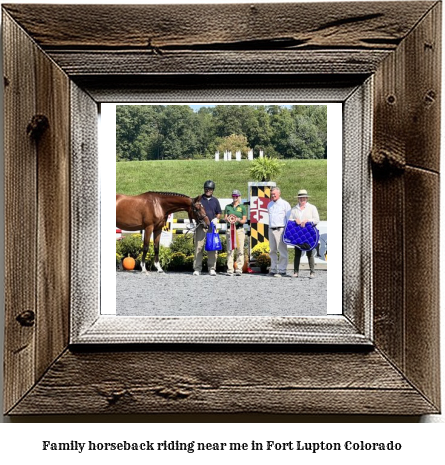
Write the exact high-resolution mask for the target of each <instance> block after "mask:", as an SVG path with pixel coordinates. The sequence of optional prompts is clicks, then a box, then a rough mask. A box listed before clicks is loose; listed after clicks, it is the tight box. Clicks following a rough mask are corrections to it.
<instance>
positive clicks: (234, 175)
mask: <svg viewBox="0 0 445 465" xmlns="http://www.w3.org/2000/svg"><path fill="white" fill-rule="evenodd" d="M281 161H282V162H283V163H284V164H285V166H284V167H283V169H282V171H281V174H280V175H279V176H277V177H276V178H275V179H273V181H275V182H276V183H277V186H278V187H280V189H281V196H282V197H283V198H284V199H285V200H287V201H288V202H289V203H290V204H291V206H294V205H295V204H296V203H297V199H296V197H297V192H298V190H299V189H307V191H308V192H309V195H310V196H311V198H310V199H309V201H310V202H311V203H313V204H314V205H315V206H316V207H317V208H318V211H319V213H320V219H321V220H327V208H326V205H327V160H281ZM250 163H251V162H250V161H248V160H242V161H239V162H237V161H231V162H224V161H219V162H216V161H214V160H174V161H170V160H167V161H141V162H120V163H116V193H119V194H127V195H136V194H141V193H143V192H147V191H163V192H179V193H181V194H186V195H189V196H190V197H195V196H197V195H199V194H202V192H203V184H204V181H206V180H207V179H211V180H213V181H215V183H216V190H215V192H214V195H215V197H220V198H230V197H231V194H232V190H233V189H239V190H240V191H241V195H242V197H243V198H247V183H248V182H249V181H252V179H250V176H249V167H250Z"/></svg>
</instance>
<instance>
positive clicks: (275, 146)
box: [99, 104, 342, 317]
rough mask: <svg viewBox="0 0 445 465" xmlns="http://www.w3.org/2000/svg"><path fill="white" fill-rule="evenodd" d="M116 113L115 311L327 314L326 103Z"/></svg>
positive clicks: (121, 109)
mask: <svg viewBox="0 0 445 465" xmlns="http://www.w3.org/2000/svg"><path fill="white" fill-rule="evenodd" d="M329 107H330V108H331V112H337V120H339V121H341V119H342V118H341V111H342V110H341V105H340V104H329ZM114 109H115V115H116V123H115V127H116V156H115V159H116V220H115V221H116V224H115V226H116V236H115V237H116V315H118V316H119V315H121V316H122V315H125V316H306V317H308V316H326V315H327V312H328V309H327V307H328V304H327V302H328V292H327V290H328V287H327V281H328V279H327V256H328V255H327V203H328V202H327V194H328V179H330V180H331V182H332V184H333V186H332V189H331V191H332V190H334V189H336V190H337V192H338V196H337V198H338V200H339V204H340V207H338V206H337V207H336V208H337V210H338V208H341V184H340V182H339V181H338V179H339V176H338V174H340V176H341V169H342V159H341V158H342V156H341V153H342V147H341V138H339V137H337V140H332V139H331V140H330V141H329V143H328V105H327V104H324V105H323V104H281V105H279V104H268V105H265V104H249V105H235V104H224V105H222V104H189V105H180V104H176V105H175V104H169V105H120V104H117V105H116V106H115V108H112V109H111V110H114ZM106 111H107V109H106V108H102V115H101V116H102V119H103V118H106V116H105V115H104V113H105V112H106ZM338 116H340V117H338ZM334 120H335V118H334V117H333V116H332V115H331V121H334ZM332 124H334V123H333V122H332ZM110 130H111V128H107V129H105V128H104V131H106V132H107V134H108V133H109V131H110ZM336 131H337V134H341V127H340V128H337V129H336ZM331 133H332V131H331ZM107 141H108V138H107ZM99 151H100V147H99ZM328 152H329V158H328ZM106 157H107V158H108V157H111V155H110V150H109V149H107V150H106ZM328 160H332V161H331V165H332V167H331V171H332V172H333V173H332V174H331V176H330V177H329V175H328V173H329V169H328ZM106 163H107V161H104V164H106ZM334 165H335V168H334ZM334 171H335V173H334ZM336 175H337V176H336ZM110 180H111V176H108V175H107V176H104V178H103V180H102V183H105V182H108V181H110ZM335 180H337V181H335ZM340 180H341V177H340ZM107 192H109V189H108V190H107ZM108 213H109V212H104V211H102V212H101V214H102V215H107V214H108ZM336 227H337V228H338V231H337V234H336V237H335V238H336V239H337V238H338V236H341V224H338V225H337V226H336ZM108 232H109V233H110V234H112V235H114V231H112V230H111V229H110V230H108ZM335 243H336V244H338V242H335ZM107 252H108V255H111V254H110V251H105V250H102V256H105V254H106V253H107ZM332 258H333V261H332V268H333V270H334V271H333V273H332V274H333V275H334V274H335V273H336V272H337V274H338V273H339V272H340V273H341V254H339V253H338V247H336V250H335V251H334V253H333V255H332ZM330 264H331V262H330ZM106 268H109V265H107V267H106ZM229 278H242V279H235V280H232V279H229ZM271 278H274V279H271ZM277 278H278V279H277ZM279 278H283V279H279ZM173 291H174V292H173ZM331 303H332V305H331V308H333V307H334V296H333V299H332V301H331ZM340 309H341V302H337V311H339V310H340ZM331 312H332V310H331Z"/></svg>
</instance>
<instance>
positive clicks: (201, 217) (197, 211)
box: [191, 195, 210, 226]
mask: <svg viewBox="0 0 445 465" xmlns="http://www.w3.org/2000/svg"><path fill="white" fill-rule="evenodd" d="M191 210H192V217H193V218H194V219H195V220H196V222H197V223H198V224H205V225H206V226H210V220H209V217H208V216H207V213H206V211H205V208H204V206H203V205H202V203H201V196H200V195H199V196H198V197H196V198H194V199H192V206H191Z"/></svg>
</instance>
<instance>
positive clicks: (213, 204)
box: [201, 195, 221, 221]
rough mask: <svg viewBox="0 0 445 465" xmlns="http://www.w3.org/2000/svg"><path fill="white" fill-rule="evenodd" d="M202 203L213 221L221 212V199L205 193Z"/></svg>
mask: <svg viewBox="0 0 445 465" xmlns="http://www.w3.org/2000/svg"><path fill="white" fill-rule="evenodd" d="M201 203H202V205H203V206H204V208H205V211H206V214H207V216H208V218H209V221H212V220H213V219H214V218H216V215H220V214H221V206H220V204H219V200H218V199H217V198H216V197H213V196H212V197H206V196H205V195H203V196H202V197H201Z"/></svg>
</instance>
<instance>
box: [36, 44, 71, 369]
mask: <svg viewBox="0 0 445 465" xmlns="http://www.w3.org/2000/svg"><path fill="white" fill-rule="evenodd" d="M35 66H36V70H37V72H36V82H35V86H36V89H37V90H38V92H37V95H36V114H37V115H43V116H45V117H46V118H47V124H48V127H47V128H46V129H45V130H43V132H42V133H41V135H37V136H36V137H35V145H36V149H37V154H36V156H37V212H38V219H37V305H36V308H37V314H36V325H37V340H36V364H37V366H36V376H37V378H39V377H40V376H41V375H42V374H43V373H44V372H45V371H46V369H47V367H48V366H49V365H50V364H51V363H52V361H53V360H54V359H55V358H56V357H57V356H58V355H59V354H60V353H61V352H62V351H63V349H64V348H65V347H66V346H67V344H68V340H69V339H68V338H69V310H70V308H69V302H70V262H71V256H70V234H69V232H70V231H69V229H70V220H71V215H70V208H69V206H70V203H69V199H70V196H71V192H70V188H71V186H70V180H69V173H70V144H69V140H70V118H69V111H70V96H69V85H70V80H69V78H68V77H67V76H66V74H64V73H63V72H62V71H61V70H60V69H59V68H58V67H57V66H56V65H55V64H54V62H53V61H52V60H50V59H49V58H48V56H46V55H45V54H44V53H43V52H42V51H41V50H39V49H37V50H36V55H35Z"/></svg>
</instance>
